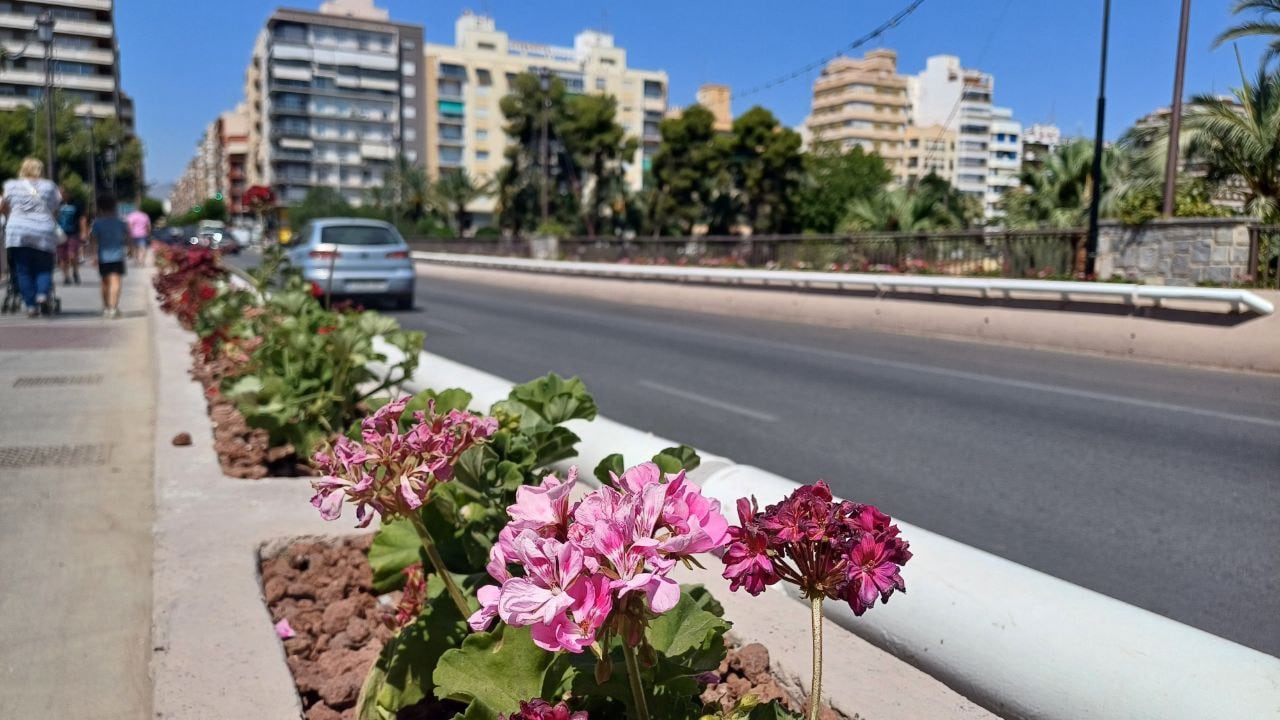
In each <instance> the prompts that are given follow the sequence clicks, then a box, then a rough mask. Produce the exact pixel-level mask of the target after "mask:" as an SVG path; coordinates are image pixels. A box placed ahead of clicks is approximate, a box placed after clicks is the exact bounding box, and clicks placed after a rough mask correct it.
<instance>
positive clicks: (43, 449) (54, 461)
mask: <svg viewBox="0 0 1280 720" xmlns="http://www.w3.org/2000/svg"><path fill="white" fill-rule="evenodd" d="M110 457H111V446H110V445H29V446H13V447H0V468H8V469H17V468H33V467H76V466H80V465H103V464H105V463H106V462H107V460H108V459H110Z"/></svg>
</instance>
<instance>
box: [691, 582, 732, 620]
mask: <svg viewBox="0 0 1280 720" xmlns="http://www.w3.org/2000/svg"><path fill="white" fill-rule="evenodd" d="M680 589H681V591H683V592H684V593H685V594H687V595H688V596H689V598H690V599H691V600H693V602H694V603H696V604H697V606H698V608H699V609H702V610H706V611H707V612H709V613H711V614H712V615H715V616H716V617H718V618H722V617H724V606H723V605H721V604H720V601H719V600H716V596H715V595H712V594H711V591H710V590H708V589H707V588H706V587H704V586H703V585H681V586H680Z"/></svg>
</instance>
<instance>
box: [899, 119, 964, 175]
mask: <svg viewBox="0 0 1280 720" xmlns="http://www.w3.org/2000/svg"><path fill="white" fill-rule="evenodd" d="M902 157H903V165H904V167H905V171H904V175H905V179H906V181H907V183H908V184H912V183H916V182H919V181H920V179H921V178H924V177H925V176H927V175H929V174H934V175H937V176H938V177H941V178H945V179H947V181H948V182H950V179H951V177H952V176H953V175H954V174H955V170H956V133H955V131H954V130H949V129H948V128H946V127H944V126H942V125H926V126H924V127H921V126H919V125H908V126H907V130H906V135H905V149H904V150H903V156H902Z"/></svg>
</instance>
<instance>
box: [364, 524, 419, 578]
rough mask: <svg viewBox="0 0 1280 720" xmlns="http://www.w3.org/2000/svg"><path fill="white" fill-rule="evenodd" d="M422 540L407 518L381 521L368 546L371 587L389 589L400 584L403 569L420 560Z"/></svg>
mask: <svg viewBox="0 0 1280 720" xmlns="http://www.w3.org/2000/svg"><path fill="white" fill-rule="evenodd" d="M421 551H422V541H420V540H419V539H418V533H417V532H416V531H414V529H413V525H412V524H411V523H410V522H409V521H408V520H393V521H391V522H389V523H383V525H382V527H381V528H379V529H378V534H377V535H374V537H373V544H372V545H371V546H369V567H370V568H371V569H372V570H373V589H374V590H375V591H376V592H379V593H386V592H391V591H392V590H398V589H399V588H401V587H403V586H404V575H403V574H402V573H403V571H404V569H405V568H407V567H409V566H410V565H412V564H414V563H416V562H420V554H421Z"/></svg>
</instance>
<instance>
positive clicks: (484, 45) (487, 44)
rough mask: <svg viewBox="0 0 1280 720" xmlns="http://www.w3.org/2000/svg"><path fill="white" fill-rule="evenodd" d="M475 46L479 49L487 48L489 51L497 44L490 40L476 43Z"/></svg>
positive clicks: (495, 47) (494, 48)
mask: <svg viewBox="0 0 1280 720" xmlns="http://www.w3.org/2000/svg"><path fill="white" fill-rule="evenodd" d="M476 47H478V48H480V49H481V50H489V51H490V52H492V51H494V50H497V49H498V48H497V46H496V45H494V44H493V43H491V42H482V43H476Z"/></svg>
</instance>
